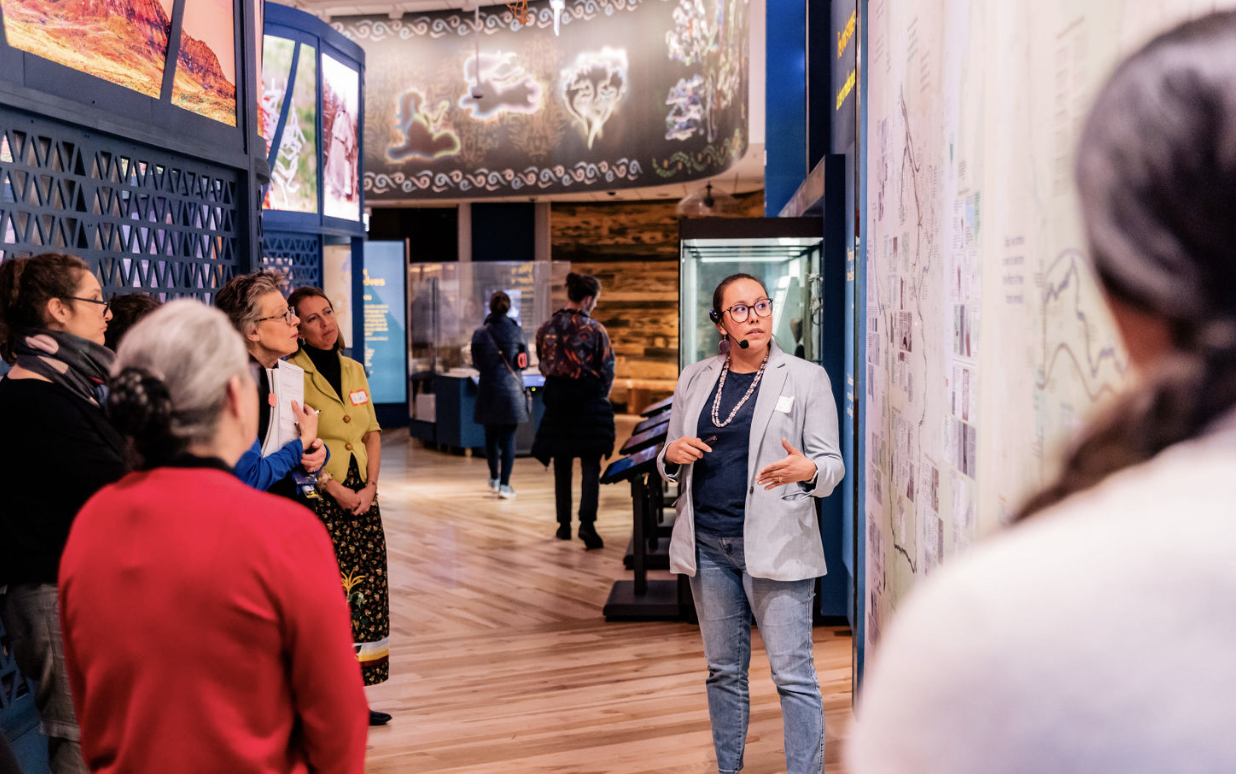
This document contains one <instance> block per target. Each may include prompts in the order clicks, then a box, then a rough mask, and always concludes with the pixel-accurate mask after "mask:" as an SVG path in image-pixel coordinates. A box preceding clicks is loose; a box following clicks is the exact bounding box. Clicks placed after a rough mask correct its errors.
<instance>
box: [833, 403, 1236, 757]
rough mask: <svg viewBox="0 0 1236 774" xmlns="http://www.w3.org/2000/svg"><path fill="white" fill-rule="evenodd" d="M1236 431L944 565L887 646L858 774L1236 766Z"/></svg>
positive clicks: (1195, 444) (867, 702) (1124, 477)
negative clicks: (1234, 739) (1234, 737)
mask: <svg viewBox="0 0 1236 774" xmlns="http://www.w3.org/2000/svg"><path fill="white" fill-rule="evenodd" d="M1234 656H1236V426H1234V425H1233V423H1232V422H1230V421H1226V422H1225V423H1223V426H1222V427H1220V428H1219V429H1218V430H1216V431H1215V432H1214V433H1212V434H1210V435H1208V436H1207V437H1205V438H1203V439H1200V440H1196V441H1191V442H1188V443H1184V444H1179V445H1177V446H1175V447H1172V448H1171V449H1168V450H1167V451H1165V452H1163V453H1162V454H1160V455H1159V456H1158V457H1156V458H1155V459H1153V460H1151V461H1149V462H1147V463H1144V464H1142V465H1139V466H1137V467H1135V468H1131V469H1128V470H1125V471H1123V472H1120V473H1118V474H1116V475H1114V476H1112V477H1110V478H1109V479H1108V480H1107V481H1105V482H1104V483H1103V484H1101V485H1100V486H1098V487H1096V488H1094V489H1093V490H1091V491H1088V492H1083V493H1081V494H1079V495H1076V496H1074V497H1072V498H1070V499H1068V500H1067V501H1065V502H1064V503H1062V504H1061V505H1059V506H1057V507H1055V508H1053V509H1051V510H1050V511H1048V512H1045V513H1042V514H1039V515H1037V516H1035V517H1032V518H1031V519H1030V520H1028V521H1026V522H1025V523H1023V524H1021V525H1018V526H1015V527H1013V528H1011V529H1009V530H1008V531H1007V532H1005V533H1002V534H1001V535H999V536H997V537H995V538H994V539H993V540H992V541H991V542H989V543H987V544H984V545H983V546H981V547H979V548H978V549H976V550H975V551H974V552H973V553H971V554H970V555H968V556H965V557H961V558H959V559H958V560H956V561H954V562H953V563H951V564H948V565H946V566H945V567H944V568H942V569H941V570H940V571H939V573H938V574H937V575H934V576H933V577H932V578H931V580H930V581H929V582H927V583H925V584H924V586H923V587H922V588H921V589H920V590H918V591H916V592H915V593H914V594H913V595H912V596H911V597H910V599H909V601H908V603H907V604H906V605H905V606H904V607H903V608H902V609H901V610H899V611H898V612H897V614H896V616H895V618H894V621H893V623H892V626H891V627H890V628H889V630H888V634H887V637H886V638H885V639H884V640H883V641H882V642H881V643H880V644H879V645H878V647H877V648H876V652H875V654H874V655H873V661H872V662H871V664H872V667H871V669H870V670H868V676H867V680H866V684H865V686H864V689H863V691H862V694H861V696H860V697H859V704H858V717H857V722H856V725H855V727H854V730H853V732H852V734H851V737H850V740H849V744H848V747H847V757H848V760H849V765H850V771H851V772H853V774H885V773H886V772H887V773H890V774H891V773H892V772H905V773H906V774H910V773H913V774H934V773H936V772H938V773H939V774H944V772H948V774H1013V773H1014V772H1016V773H1019V774H1020V773H1021V772H1026V773H1028V772H1043V773H1044V774H1046V773H1048V772H1050V774H1073V773H1074V772H1076V773H1077V774H1082V772H1085V773H1086V774H1109V773H1110V774H1151V773H1152V772H1153V774H1162V772H1173V773H1174V774H1189V773H1200V772H1207V773H1210V772H1213V773H1215V774H1217V773H1218V772H1236V742H1234V741H1233V735H1234V734H1236V730H1234V729H1236V657H1234Z"/></svg>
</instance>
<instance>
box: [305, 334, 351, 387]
mask: <svg viewBox="0 0 1236 774" xmlns="http://www.w3.org/2000/svg"><path fill="white" fill-rule="evenodd" d="M305 353H306V354H307V355H309V359H310V360H312V361H313V367H314V368H316V369H318V373H320V374H321V375H322V376H323V377H325V378H326V381H327V382H328V383H329V384H330V386H331V387H334V388H335V392H336V393H337V394H338V395H339V400H343V361H342V360H341V359H340V358H339V350H337V349H318V348H317V347H311V346H309V345H308V344H305Z"/></svg>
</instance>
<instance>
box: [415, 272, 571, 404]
mask: <svg viewBox="0 0 1236 774" xmlns="http://www.w3.org/2000/svg"><path fill="white" fill-rule="evenodd" d="M570 271H571V264H570V263H563V262H553V263H550V262H544V261H536V262H527V261H521V262H499V261H493V262H484V263H479V262H478V263H413V264H409V265H408V299H409V300H408V338H409V341H410V342H411V351H410V352H409V361H408V370H409V375H410V376H411V378H412V380H413V381H416V380H417V379H418V378H421V379H423V378H425V377H427V376H429V375H432V374H435V373H439V374H443V373H452V372H455V373H457V374H458V375H463V376H467V375H469V374H470V373H471V370H470V369H471V366H472V352H471V348H472V333H473V331H475V330H476V329H477V328H478V327H480V325H481V324H482V323H484V322H485V317H486V315H488V314H489V297H490V296H491V295H493V294H494V293H495V292H496V291H499V290H503V291H506V294H507V295H508V296H510V297H511V311H510V312H509V313H508V314H509V316H510V317H512V318H514V319H515V320H517V321H518V322H519V324H520V326H521V327H522V328H523V331H524V336H525V337H526V338H527V340H528V345H529V346H528V348H529V349H530V350H535V347H534V346H533V342H534V341H535V339H536V329H537V328H539V327H540V326H541V323H543V322H545V321H546V320H548V319H549V316H550V315H551V314H553V312H554V311H555V310H557V309H560V308H561V307H563V306H566V303H567V297H566V276H567V274H568V273H569V272H570ZM529 360H530V362H529V364H528V365H529V367H530V368H531V369H532V370H533V371H534V372H535V370H536V352H535V351H532V352H530V353H529Z"/></svg>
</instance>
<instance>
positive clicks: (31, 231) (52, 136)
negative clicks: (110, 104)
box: [0, 108, 242, 303]
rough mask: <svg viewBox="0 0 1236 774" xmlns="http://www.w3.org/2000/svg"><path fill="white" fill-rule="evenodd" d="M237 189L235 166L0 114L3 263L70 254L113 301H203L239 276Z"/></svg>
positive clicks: (0, 111)
mask: <svg viewBox="0 0 1236 774" xmlns="http://www.w3.org/2000/svg"><path fill="white" fill-rule="evenodd" d="M240 185H241V181H240V179H239V173H238V172H237V171H236V170H235V169H231V168H228V167H224V166H219V165H213V164H208V163H200V162H195V161H191V160H188V159H185V158H183V157H176V156H173V155H171V154H169V153H167V152H165V151H162V150H159V149H156V148H150V147H146V146H140V145H136V144H133V143H126V142H122V141H119V140H116V139H113V138H110V137H107V136H105V135H101V134H98V133H94V132H85V131H83V130H81V129H77V128H72V127H68V126H66V125H63V124H60V123H58V122H55V121H51V120H45V119H39V118H32V117H31V116H29V115H27V114H25V113H20V112H18V111H13V110H9V109H5V108H0V257H9V256H17V255H35V254H38V253H43V252H55V251H63V252H68V253H72V254H74V255H77V256H80V257H81V258H83V259H85V260H86V261H87V263H89V264H90V265H91V266H92V267H93V268H94V269H95V270H96V272H97V274H98V275H99V282H100V283H101V284H102V285H103V288H104V291H105V293H106V294H107V295H109V296H110V295H113V294H114V293H125V292H131V291H132V290H135V289H140V290H144V291H146V292H150V293H154V294H156V295H158V296H160V297H161V298H163V299H165V300H166V299H168V298H173V297H181V296H192V297H196V298H200V299H201V300H203V301H206V302H208V303H209V302H210V301H211V300H212V299H213V297H214V293H215V291H216V290H217V289H219V288H220V287H222V286H223V284H224V283H225V282H227V280H228V279H229V278H230V277H231V276H232V275H233V274H235V273H236V272H237V271H238V270H242V269H241V267H240V266H239V265H238V264H239V254H240V248H239V244H240V229H241V228H242V224H241V223H240V220H241V218H240V213H239V212H238V211H237V194H238V193H239V190H240Z"/></svg>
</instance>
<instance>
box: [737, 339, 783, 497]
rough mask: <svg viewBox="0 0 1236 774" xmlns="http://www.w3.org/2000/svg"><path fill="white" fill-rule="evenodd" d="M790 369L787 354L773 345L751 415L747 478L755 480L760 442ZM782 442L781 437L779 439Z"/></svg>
mask: <svg viewBox="0 0 1236 774" xmlns="http://www.w3.org/2000/svg"><path fill="white" fill-rule="evenodd" d="M789 374H790V369H788V368H786V355H785V353H784V352H782V351H781V349H780V348H779V347H778V346H777V345H776V344H773V345H772V352H771V353H769V355H768V366H767V367H766V368H765V369H764V376H763V377H761V379H760V391H759V394H758V395H757V396H756V398H755V413H754V414H753V415H752V417H751V441H750V444H751V445H750V446H749V447H747V480H748V481H752V482H753V481H755V473H756V467H755V466H756V464H757V458H758V456H759V451H760V443H761V442H762V441H763V440H764V431H765V430H767V429H768V423H769V421H771V420H772V415H773V409H775V408H776V407H777V400H778V399H779V398H780V397H781V389H782V388H783V387H785V380H786V379H787V378H788V377H789ZM777 441H778V444H780V441H781V439H780V438H778V439H777Z"/></svg>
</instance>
